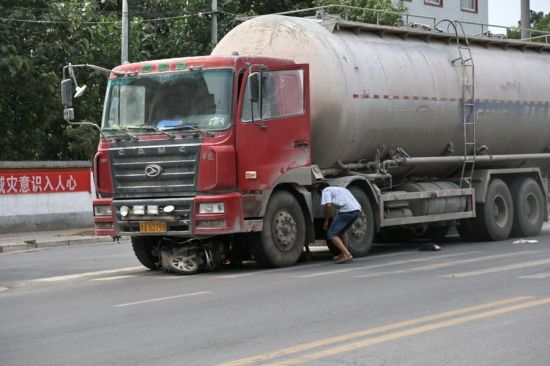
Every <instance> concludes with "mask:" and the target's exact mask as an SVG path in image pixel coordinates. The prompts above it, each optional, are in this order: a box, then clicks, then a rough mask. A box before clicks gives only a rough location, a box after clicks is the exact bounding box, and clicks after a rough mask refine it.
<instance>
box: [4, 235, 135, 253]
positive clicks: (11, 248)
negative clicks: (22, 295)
mask: <svg viewBox="0 0 550 366" xmlns="http://www.w3.org/2000/svg"><path fill="white" fill-rule="evenodd" d="M124 239H125V238H121V240H124ZM111 240H112V239H111V237H110V236H103V237H93V238H81V239H63V240H56V241H44V242H36V243H17V244H8V245H0V253H8V252H15V251H20V250H29V249H37V248H54V247H63V246H70V245H81V244H99V243H106V242H108V243H110V242H111Z"/></svg>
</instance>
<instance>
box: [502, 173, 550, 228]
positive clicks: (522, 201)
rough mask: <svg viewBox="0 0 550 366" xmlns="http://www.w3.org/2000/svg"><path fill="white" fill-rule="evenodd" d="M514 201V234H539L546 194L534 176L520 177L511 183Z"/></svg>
mask: <svg viewBox="0 0 550 366" xmlns="http://www.w3.org/2000/svg"><path fill="white" fill-rule="evenodd" d="M510 191H511V192H512V199H513V201H514V224H513V226H512V236H514V237H525V236H536V235H539V234H540V232H541V230H542V223H543V221H544V212H545V208H544V195H543V194H542V190H541V188H540V186H539V185H538V184H537V182H536V181H535V180H534V179H533V178H529V177H527V178H518V179H516V180H514V181H513V182H512V184H511V185H510Z"/></svg>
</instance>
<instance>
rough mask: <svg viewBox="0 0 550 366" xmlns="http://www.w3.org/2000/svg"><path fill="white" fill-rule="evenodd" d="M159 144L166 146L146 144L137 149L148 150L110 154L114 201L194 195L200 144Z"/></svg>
mask: <svg viewBox="0 0 550 366" xmlns="http://www.w3.org/2000/svg"><path fill="white" fill-rule="evenodd" d="M161 142H163V143H164V144H166V141H165V140H164V141H160V142H157V141H154V142H153V141H146V142H140V145H141V144H143V143H148V144H147V146H127V147H120V148H113V149H112V150H111V166H112V168H111V169H112V175H113V185H114V190H115V198H137V197H155V196H157V197H159V196H163V197H175V196H181V195H194V193H195V192H196V185H197V181H196V173H197V162H198V153H199V151H200V143H195V144H186V145H169V146H168V145H165V146H162V145H161V144H160V143H161ZM147 173H149V174H147ZM156 173H158V174H156Z"/></svg>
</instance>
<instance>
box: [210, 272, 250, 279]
mask: <svg viewBox="0 0 550 366" xmlns="http://www.w3.org/2000/svg"><path fill="white" fill-rule="evenodd" d="M256 273H258V272H254V273H242V274H234V275H223V276H213V278H224V279H225V278H239V277H246V276H252V275H253V274H256Z"/></svg>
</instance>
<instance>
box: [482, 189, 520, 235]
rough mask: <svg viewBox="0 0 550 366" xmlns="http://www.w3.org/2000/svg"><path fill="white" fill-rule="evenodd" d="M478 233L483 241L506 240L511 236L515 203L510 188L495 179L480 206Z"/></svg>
mask: <svg viewBox="0 0 550 366" xmlns="http://www.w3.org/2000/svg"><path fill="white" fill-rule="evenodd" d="M474 222H475V223H476V224H477V225H476V226H477V232H478V233H479V236H480V238H481V239H482V240H487V241H498V240H505V239H507V238H508V237H509V236H510V233H511V231H512V225H513V223H514V203H513V201H512V194H511V193H510V190H509V189H508V186H507V185H506V183H504V181H503V180H502V179H499V178H495V179H493V180H491V182H490V183H489V187H487V194H486V196H485V203H484V204H481V205H478V210H477V217H476V218H475V220H474Z"/></svg>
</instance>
